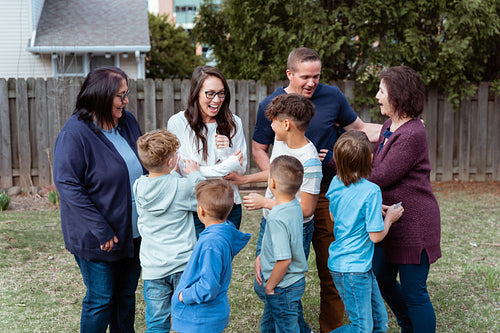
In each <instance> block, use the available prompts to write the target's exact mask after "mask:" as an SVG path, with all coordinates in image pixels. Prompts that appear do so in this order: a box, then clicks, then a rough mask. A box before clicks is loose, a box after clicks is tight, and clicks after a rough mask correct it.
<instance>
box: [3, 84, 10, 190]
mask: <svg viewBox="0 0 500 333" xmlns="http://www.w3.org/2000/svg"><path fill="white" fill-rule="evenodd" d="M11 152H12V144H11V131H10V112H9V86H8V84H7V81H6V80H5V79H0V179H1V182H0V187H1V188H9V187H12V185H13V179H12V154H11Z"/></svg>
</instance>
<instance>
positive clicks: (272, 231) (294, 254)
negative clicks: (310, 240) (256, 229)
mask: <svg viewBox="0 0 500 333" xmlns="http://www.w3.org/2000/svg"><path fill="white" fill-rule="evenodd" d="M302 238H303V219H302V208H301V206H300V202H299V201H298V200H297V199H296V198H294V199H293V200H292V201H290V202H287V203H284V204H281V205H276V206H274V207H273V209H271V211H270V212H269V215H267V219H266V230H265V231H264V236H263V238H262V250H261V258H260V260H261V265H262V274H263V276H264V282H266V281H267V280H269V277H270V276H271V272H272V270H273V267H274V264H275V263H276V261H278V260H286V259H292V261H291V263H290V266H289V267H288V270H287V272H286V274H285V276H284V277H283V279H281V281H280V282H279V283H278V285H277V287H279V288H286V287H288V286H290V285H292V284H294V283H295V282H297V281H299V280H300V279H301V278H303V277H304V272H306V271H307V260H306V256H305V254H304V245H303V240H302Z"/></svg>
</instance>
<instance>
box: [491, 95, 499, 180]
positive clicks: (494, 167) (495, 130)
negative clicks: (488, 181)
mask: <svg viewBox="0 0 500 333" xmlns="http://www.w3.org/2000/svg"><path fill="white" fill-rule="evenodd" d="M499 129H500V94H499V93H496V94H495V104H494V109H493V158H492V175H491V178H492V179H494V180H500V130H499Z"/></svg>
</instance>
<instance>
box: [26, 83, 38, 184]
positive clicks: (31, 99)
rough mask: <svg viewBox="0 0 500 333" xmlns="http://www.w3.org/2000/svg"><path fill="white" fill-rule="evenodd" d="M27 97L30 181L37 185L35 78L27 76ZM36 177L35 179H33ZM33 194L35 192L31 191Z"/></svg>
mask: <svg viewBox="0 0 500 333" xmlns="http://www.w3.org/2000/svg"><path fill="white" fill-rule="evenodd" d="M26 84H27V97H28V121H29V139H30V147H31V149H30V153H31V155H30V161H31V163H30V181H31V184H32V185H38V183H39V181H40V178H39V174H38V154H39V153H38V148H37V142H38V137H37V124H36V118H37V115H36V107H35V104H36V101H35V79H34V78H27V79H26ZM34 177H37V179H34ZM31 193H32V194H35V193H36V191H35V192H31Z"/></svg>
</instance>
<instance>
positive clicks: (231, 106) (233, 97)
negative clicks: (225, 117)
mask: <svg viewBox="0 0 500 333" xmlns="http://www.w3.org/2000/svg"><path fill="white" fill-rule="evenodd" d="M227 85H228V86H229V91H230V92H231V102H230V103H229V109H230V110H231V112H233V113H235V112H236V100H237V98H238V95H237V94H236V84H235V82H234V80H227Z"/></svg>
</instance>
